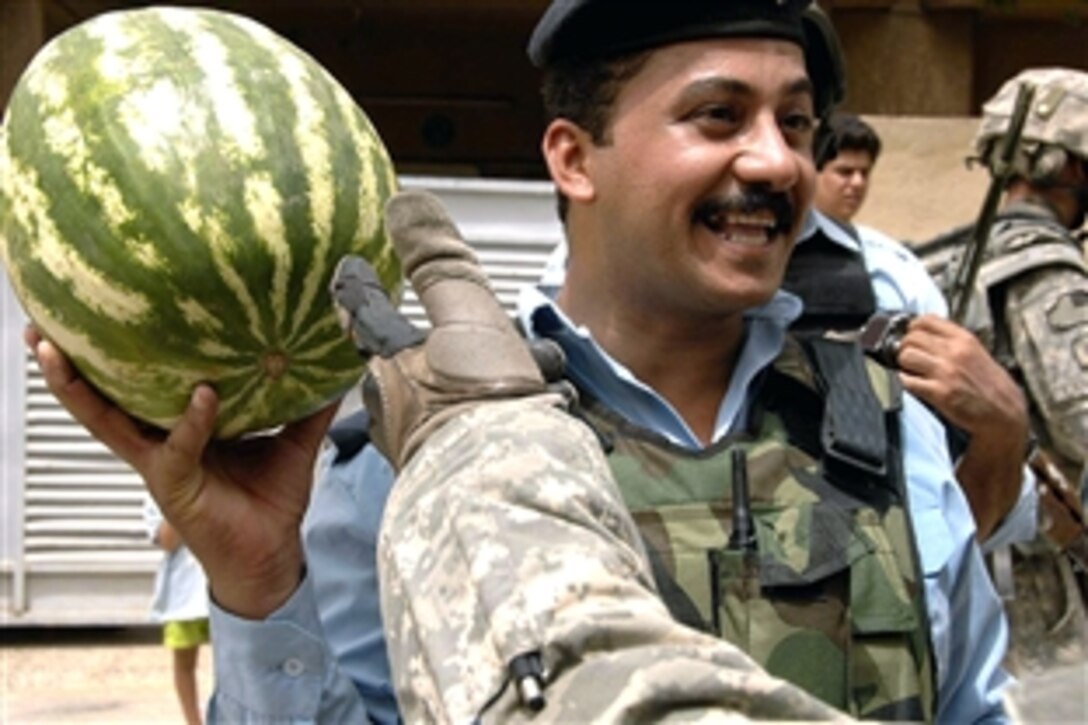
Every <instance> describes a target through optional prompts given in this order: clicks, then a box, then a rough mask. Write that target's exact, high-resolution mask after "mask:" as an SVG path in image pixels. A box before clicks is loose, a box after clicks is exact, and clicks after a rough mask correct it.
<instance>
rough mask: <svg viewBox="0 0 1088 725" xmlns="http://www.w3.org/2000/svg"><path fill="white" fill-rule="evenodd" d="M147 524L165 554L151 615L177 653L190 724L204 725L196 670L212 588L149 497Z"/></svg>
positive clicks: (177, 675) (177, 686)
mask: <svg viewBox="0 0 1088 725" xmlns="http://www.w3.org/2000/svg"><path fill="white" fill-rule="evenodd" d="M144 522H145V523H146V524H147V534H148V538H149V539H150V540H151V543H153V544H155V545H156V546H158V547H159V548H161V549H162V550H163V557H162V561H161V562H160V564H159V569H158V572H157V573H156V574H155V593H154V595H153V597H152V602H151V616H152V618H153V619H154V621H156V622H160V623H161V624H162V642H163V645H164V646H165V647H166V648H167V649H169V650H172V651H173V653H174V661H173V670H174V690H175V692H177V696H178V702H179V704H180V705H181V712H182V715H183V716H184V717H185V722H186V723H187V724H188V725H200V723H201V721H202V718H201V707H200V706H199V704H198V703H199V699H198V697H197V681H196V668H197V658H198V655H199V653H200V645H202V644H208V643H209V642H210V641H211V636H210V632H209V628H208V584H207V581H206V579H205V578H204V570H203V569H201V568H200V562H198V561H197V560H196V558H195V557H194V556H193V555H192V553H191V552H190V551H189V549H188V548H187V547H186V546H185V543H184V542H183V541H182V540H181V537H180V536H178V533H177V531H175V530H174V527H172V526H171V525H170V524H169V522H167V521H166V520H165V519H164V518H163V516H162V512H160V511H159V507H158V506H157V505H156V504H155V502H154V500H153V499H152V498H151V496H149V495H145V497H144Z"/></svg>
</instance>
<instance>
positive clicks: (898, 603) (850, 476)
mask: <svg viewBox="0 0 1088 725" xmlns="http://www.w3.org/2000/svg"><path fill="white" fill-rule="evenodd" d="M820 345H832V346H837V348H839V349H837V350H836V351H835V353H836V356H837V360H838V361H842V360H845V361H846V363H848V364H846V365H841V364H840V363H839V362H838V361H836V362H833V363H832V364H831V365H830V367H832V368H837V370H833V371H832V372H831V374H830V375H828V374H823V371H822V365H823V363H821V362H819V360H820V358H821V356H820V355H818V354H814V355H813V358H812V361H810V359H809V357H808V356H807V354H806V353H814V350H813V348H814V347H819V346H820ZM844 350H845V351H846V352H847V355H846V358H843V357H842V355H841V353H842V352H843V351H844ZM844 371H845V373H844ZM866 374H868V379H866V378H867V375H866ZM844 375H845V377H850V376H851V375H853V377H854V378H855V380H854V382H855V383H860V385H852V386H851V385H846V386H845V388H846V389H847V391H848V397H847V399H845V400H844V401H843V403H841V404H834V405H832V404H828V401H829V400H831V396H829V395H828V394H827V393H826V392H825V391H826V390H829V389H831V388H833V387H836V386H838V387H839V388H840V390H841V389H843V384H842V382H841V381H842V380H843V379H844ZM829 380H838V381H839V382H835V383H833V384H832V383H829V382H828V381H829ZM859 391H860V393H859ZM866 391H868V400H867V401H865V400H861V398H864V397H866V395H865V392H866ZM757 398H758V399H757V400H756V401H755V403H754V404H753V406H752V411H751V415H750V416H749V419H748V423H749V424H748V426H747V427H746V428H747V429H746V430H745V431H744V432H742V433H739V434H733V435H730V436H729V437H728V438H726V439H725V440H723V441H720V442H718V443H717V444H715V445H713V446H711V447H710V448H708V449H705V450H701V451H691V450H687V449H684V448H680V447H678V446H675V445H673V444H671V443H670V442H668V441H666V440H664V439H663V438H661V437H660V436H658V435H656V434H654V433H652V432H650V431H647V430H644V429H641V428H638V427H636V426H633V425H632V424H630V423H627V422H625V421H623V420H621V419H620V418H619V417H618V416H617V415H616V414H614V413H613V412H612V411H610V410H608V409H606V408H604V407H603V406H602V405H600V404H599V403H596V402H595V401H592V400H586V401H584V403H583V405H584V410H583V412H582V416H583V417H584V418H585V419H586V420H587V422H589V423H590V425H591V426H592V427H593V428H594V429H595V430H596V431H597V432H598V434H599V435H600V436H601V438H602V442H604V443H605V448H606V450H608V451H609V461H610V463H611V467H612V469H613V472H614V473H615V477H616V480H617V482H618V483H619V486H620V489H621V491H622V492H623V496H624V498H625V501H626V503H627V506H628V508H629V509H630V510H631V512H632V514H633V516H634V518H635V521H636V522H637V524H638V526H639V528H640V530H641V532H642V535H643V538H644V540H645V543H646V545H647V549H648V552H649V554H650V559H651V562H652V564H653V565H654V569H655V577H656V579H657V581H658V586H659V589H660V590H661V594H662V597H663V598H664V600H665V601H666V603H667V604H668V606H669V609H670V610H671V611H672V613H673V615H674V616H675V617H676V618H677V619H678V620H680V621H682V622H684V623H686V624H688V625H691V626H694V627H697V628H699V629H702V630H705V631H709V632H712V633H714V634H717V635H719V636H721V637H724V638H725V639H727V640H729V641H730V642H733V643H734V644H736V645H738V646H739V647H741V648H742V649H744V650H745V651H746V652H748V653H749V654H750V655H751V656H752V657H753V658H754V659H755V660H756V661H758V662H759V663H760V664H761V665H762V666H764V667H765V668H766V669H767V670H768V671H769V672H770V673H771V674H773V675H776V676H778V677H781V678H783V679H785V680H789V681H790V682H793V683H795V684H796V685H798V686H800V687H802V688H804V689H805V690H807V691H809V692H810V693H812V694H813V695H815V696H817V697H819V698H820V699H822V700H824V701H825V702H827V703H829V704H831V705H833V706H834V707H836V708H839V709H840V710H843V711H845V712H847V713H849V714H851V715H853V716H856V717H862V718H877V719H882V720H894V719H908V720H926V721H931V720H932V719H933V714H934V699H935V692H936V690H935V684H934V683H935V679H934V663H933V659H932V653H931V647H930V641H929V625H928V618H927V616H926V613H925V612H926V609H925V606H924V601H923V589H922V583H921V576H922V575H921V569H920V567H919V565H918V561H919V560H918V555H917V552H916V550H915V543H914V537H913V535H912V531H911V527H910V520H909V516H908V514H907V502H906V493H905V487H904V485H903V483H902V475H901V473H900V468H899V444H898V440H897V439H898V431H899V428H898V418H897V416H896V411H897V410H898V404H899V388H898V380H897V379H896V378H895V377H894V376H893V375H891V374H889V373H888V372H887V371H886V370H885V369H884V368H882V367H880V366H878V365H876V364H875V363H872V362H870V361H868V360H865V359H864V358H862V356H861V354H860V351H858V348H857V347H856V346H855V345H847V344H845V343H833V342H831V341H809V342H806V343H804V344H803V346H802V343H800V342H797V341H796V340H794V339H793V338H790V340H789V342H788V343H787V345H786V349H785V351H784V352H783V354H782V355H780V356H779V359H778V360H777V362H776V363H775V364H774V365H773V366H772V368H771V369H769V370H768V371H767V373H766V377H765V378H764V379H763V381H762V384H761V386H760V393H759V395H758V396H757ZM835 399H836V400H837V399H838V398H835ZM866 402H867V403H869V407H868V410H869V414H868V415H865V414H860V415H859V413H858V411H859V410H861V409H865V408H866V406H865V405H862V404H861V403H866ZM833 408H837V409H836V410H832V409H833ZM851 416H852V417H853V420H851V419H850V418H851ZM847 429H852V432H853V433H854V434H855V435H853V436H838V435H837V434H838V433H839V432H842V433H848V432H851V431H848V430H847ZM856 434H860V436H861V438H860V439H859V438H858V435H856ZM872 434H875V436H876V437H874V436H873V435H872ZM867 435H868V436H869V438H868V440H867V441H866V440H865V437H866V436H867ZM840 438H852V440H849V441H845V442H844V441H843V440H840ZM877 438H879V439H880V440H877ZM889 441H890V442H889ZM866 443H870V444H876V445H877V448H876V449H875V453H876V454H877V455H872V454H873V453H874V449H873V448H872V446H871V445H870V446H867V445H866ZM854 444H857V445H854ZM866 448H868V450H863V449H866ZM880 449H883V450H880ZM738 471H741V472H742V473H741V475H738V473H737V472H738ZM744 479H747V487H748V500H749V506H748V508H749V510H750V517H747V516H744V511H743V509H744V507H743V506H735V505H734V486H735V485H736V484H737V483H739V482H740V481H741V480H744ZM745 531H748V532H751V536H750V537H749V536H746V535H744V532H745Z"/></svg>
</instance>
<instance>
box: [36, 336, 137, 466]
mask: <svg viewBox="0 0 1088 725" xmlns="http://www.w3.org/2000/svg"><path fill="white" fill-rule="evenodd" d="M28 329H29V328H28ZM35 336H36V337H35ZM26 339H27V342H28V344H29V342H30V341H31V340H36V342H35V346H34V351H35V354H36V357H37V359H38V366H39V367H40V368H41V371H42V376H43V377H44V378H45V383H46V385H47V386H49V390H50V391H51V392H52V393H53V395H54V396H56V398H57V400H58V401H60V403H61V405H63V406H64V407H65V408H66V409H67V410H68V412H69V413H71V415H72V417H73V418H75V419H76V420H77V421H78V422H79V423H81V424H82V425H83V427H85V428H86V429H87V430H88V431H89V432H90V434H91V435H93V436H94V437H95V438H97V439H98V440H100V441H102V443H104V444H105V445H106V446H107V447H108V448H109V449H110V450H112V451H113V452H114V453H116V454H117V455H118V456H119V457H120V458H121V459H123V460H124V461H126V462H127V463H128V464H129V465H131V466H132V467H133V468H135V469H136V470H137V471H140V472H143V469H144V465H145V463H146V461H145V455H146V453H147V451H148V450H149V449H150V446H151V445H152V443H151V441H149V440H148V439H146V438H145V437H144V436H143V435H142V434H141V432H140V429H139V427H138V426H137V425H136V422H135V421H134V420H133V419H132V418H131V417H129V415H128V414H127V413H125V412H124V411H122V410H121V409H120V408H118V407H117V406H115V405H113V404H112V403H110V402H109V401H107V400H106V399H105V398H103V397H102V396H101V395H99V394H98V392H97V391H96V390H94V388H92V387H91V386H90V385H89V384H88V383H87V382H86V381H85V380H83V378H81V377H80V376H79V375H78V374H77V373H76V371H75V369H74V368H73V367H72V364H71V363H70V362H69V361H68V358H66V357H65V356H64V355H63V353H61V351H60V350H59V349H57V347H56V346H55V345H53V344H52V343H51V342H49V341H48V340H44V339H42V338H41V336H40V335H37V332H36V331H35V332H34V333H28V334H26Z"/></svg>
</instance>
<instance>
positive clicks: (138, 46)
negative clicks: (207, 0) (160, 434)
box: [0, 7, 401, 438]
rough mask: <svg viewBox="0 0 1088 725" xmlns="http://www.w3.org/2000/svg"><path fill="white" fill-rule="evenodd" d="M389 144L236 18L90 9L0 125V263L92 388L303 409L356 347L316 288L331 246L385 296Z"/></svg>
mask: <svg viewBox="0 0 1088 725" xmlns="http://www.w3.org/2000/svg"><path fill="white" fill-rule="evenodd" d="M395 187H396V176H395V173H394V169H393V166H392V163H391V162H390V159H389V155H388V153H387V151H386V149H385V148H384V146H383V144H382V141H381V139H380V138H379V136H378V134H377V133H376V132H375V130H374V128H373V127H372V125H371V124H370V122H369V120H368V119H367V117H366V116H365V115H364V113H363V112H362V110H361V109H359V107H358V106H357V105H356V104H355V103H354V102H353V101H352V99H351V97H350V95H349V94H348V93H347V91H345V90H344V88H342V87H341V86H340V85H339V84H338V83H337V82H336V81H335V80H334V79H333V78H332V76H331V75H329V73H328V72H326V71H325V70H324V69H323V68H322V67H321V66H320V65H319V64H318V63H317V62H316V61H315V60H314V59H313V58H311V57H310V56H308V55H307V54H305V53H304V52H303V51H301V50H300V49H298V48H297V47H295V46H294V45H292V44H291V43H289V42H288V41H286V40H285V39H284V38H282V37H280V36H278V35H276V34H275V33H273V32H272V31H271V30H269V29H268V28H266V27H264V26H262V25H260V24H258V23H256V22H254V21H252V20H250V19H248V18H245V17H242V16H239V15H235V14H231V13H225V12H217V11H209V10H200V9H182V8H170V7H154V8H148V9H141V10H126V11H117V12H111V13H106V14H103V15H100V16H97V17H95V18H92V19H90V20H88V21H87V22H85V23H83V24H81V25H78V26H76V27H74V28H72V29H71V30H69V31H67V32H65V33H64V34H62V35H60V36H58V37H57V38H55V39H54V40H53V41H51V42H50V43H49V44H48V45H46V46H45V47H44V48H43V49H42V50H41V51H40V52H39V53H38V54H37V55H36V56H35V58H34V59H33V61H32V62H31V64H30V65H29V67H28V68H27V70H26V71H25V73H24V74H23V76H22V77H21V78H20V80H19V82H18V85H17V86H16V88H15V90H14V91H13V94H12V97H11V101H10V103H9V105H8V108H7V110H6V112H5V115H4V119H3V124H2V126H0V261H2V262H3V265H4V267H5V268H6V271H7V273H8V276H9V278H10V280H11V283H12V287H13V289H14V290H15V294H16V296H17V297H18V299H19V301H20V303H21V304H22V306H23V308H24V310H25V312H26V313H27V315H28V317H29V318H30V319H31V320H32V321H33V323H34V324H35V325H36V326H37V328H38V329H39V330H40V331H41V332H42V334H43V335H44V336H46V337H47V338H49V339H50V340H52V341H53V342H54V343H55V344H56V345H57V346H58V347H60V348H61V349H62V350H63V351H64V352H65V353H66V354H67V355H68V357H69V358H70V359H71V360H72V362H73V364H74V365H75V366H76V368H77V369H78V370H79V371H80V373H81V374H82V375H83V376H84V378H85V379H87V380H89V381H90V382H91V383H92V384H93V385H94V386H96V387H97V388H98V389H99V390H100V391H101V392H102V393H103V394H104V395H105V396H107V397H108V398H110V399H112V400H113V401H114V402H115V403H116V404H117V405H118V406H120V407H121V408H123V409H124V410H126V411H127V412H128V413H130V414H131V415H133V416H134V417H136V418H138V419H141V420H143V421H146V422H148V423H151V424H153V425H156V426H160V427H165V428H169V427H170V426H171V425H173V423H174V422H175V421H176V420H177V419H178V417H179V416H180V414H181V412H182V411H183V410H184V409H185V406H186V404H187V401H188V399H189V396H190V394H191V391H192V389H193V386H195V385H196V384H197V383H199V382H208V383H211V384H212V385H213V386H214V388H215V389H216V391H217V392H218V394H219V397H220V416H219V419H218V423H217V428H216V433H215V435H216V436H217V437H219V438H233V437H236V436H239V435H242V434H244V433H248V432H252V431H259V430H266V429H271V428H275V427H277V426H279V425H281V424H283V423H286V422H288V421H291V420H294V419H297V418H300V417H302V416H304V415H306V414H308V413H310V412H313V411H314V410H316V409H318V408H319V407H321V406H323V405H324V404H326V403H328V402H329V401H332V400H334V399H335V398H336V397H337V396H340V395H342V394H343V393H344V392H345V391H346V390H347V389H348V388H349V387H350V386H352V385H353V384H355V383H356V382H358V380H359V378H360V376H361V374H362V371H363V361H362V360H361V359H360V358H359V356H358V354H357V353H356V352H355V350H354V348H353V347H352V345H351V344H350V343H349V341H348V338H347V337H346V336H345V335H344V333H343V331H342V330H341V328H340V326H339V323H338V321H337V317H336V314H335V310H334V309H333V306H332V304H331V299H330V297H329V293H328V283H329V279H330V277H331V275H332V272H333V269H334V268H335V266H336V263H337V261H338V260H339V259H340V258H341V256H343V255H344V254H358V255H362V256H363V257H365V258H366V259H368V260H369V261H370V262H371V264H372V265H373V266H374V267H375V268H376V270H377V271H378V274H379V277H380V279H381V280H382V282H383V284H384V285H385V286H386V288H387V289H388V290H389V291H390V293H391V294H394V295H395V294H396V288H397V286H398V285H399V283H400V279H401V272H400V268H399V263H398V261H397V258H396V256H395V255H394V253H393V250H392V247H391V245H390V243H389V241H388V239H387V237H386V234H385V230H384V225H383V222H382V215H381V212H382V208H383V206H384V203H385V200H386V199H387V198H388V197H389V195H390V194H391V193H392V192H393V191H394V190H395Z"/></svg>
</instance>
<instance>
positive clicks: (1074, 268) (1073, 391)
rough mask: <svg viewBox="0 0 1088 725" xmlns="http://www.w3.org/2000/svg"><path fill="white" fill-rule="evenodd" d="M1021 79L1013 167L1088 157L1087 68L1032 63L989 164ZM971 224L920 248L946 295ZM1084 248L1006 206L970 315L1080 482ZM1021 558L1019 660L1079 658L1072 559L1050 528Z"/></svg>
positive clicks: (1043, 434)
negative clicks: (1028, 90)
mask: <svg viewBox="0 0 1088 725" xmlns="http://www.w3.org/2000/svg"><path fill="white" fill-rule="evenodd" d="M1021 82H1028V83H1032V84H1034V85H1035V86H1036V93H1035V97H1034V102H1033V104H1032V107H1031V108H1030V110H1029V113H1028V116H1027V120H1026V123H1025V126H1024V132H1023V137H1022V141H1021V144H1020V148H1019V149H1018V150H1017V153H1016V156H1015V159H1014V162H1013V168H1014V173H1015V174H1016V175H1017V176H1019V177H1021V178H1024V179H1029V180H1033V181H1032V183H1038V184H1045V183H1047V182H1046V179H1045V176H1046V174H1048V173H1051V174H1052V173H1053V172H1054V171H1055V170H1056V169H1058V168H1061V165H1063V164H1064V163H1065V159H1066V158H1068V156H1067V155H1073V156H1075V157H1079V158H1080V159H1088V74H1086V73H1083V72H1078V71H1067V70H1062V69H1044V70H1031V71H1025V72H1024V73H1022V74H1020V75H1019V76H1017V77H1016V78H1015V79H1013V80H1011V81H1009V82H1008V83H1006V84H1005V86H1004V87H1003V88H1002V89H1001V90H1000V91H999V93H998V94H997V95H996V96H995V97H994V98H993V99H992V100H991V101H990V102H988V103H987V104H986V105H985V107H984V109H983V120H982V124H981V127H980V130H979V133H978V136H977V137H976V141H975V145H976V151H977V153H978V156H979V158H980V159H982V160H983V162H984V163H989V162H990V160H991V159H992V157H993V155H994V154H995V153H996V152H995V150H994V149H995V146H996V145H997V142H998V141H999V139H1000V138H1001V136H1002V135H1003V134H1004V133H1005V129H1006V128H1007V126H1008V121H1009V117H1010V115H1011V113H1012V107H1013V103H1014V98H1015V95H1016V92H1017V89H1018V87H1019V84H1020V83H1021ZM1081 193H1082V199H1085V200H1086V201H1088V193H1086V192H1084V191H1082V192H1081ZM1083 203H1086V202H1082V204H1083ZM972 229H973V227H972V226H967V227H961V228H960V229H956V230H953V231H951V232H949V233H947V234H944V235H942V236H941V237H938V238H937V239H935V240H932V241H931V242H927V243H926V244H924V245H922V246H921V247H919V248H918V249H917V250H916V251H917V252H918V253H919V256H920V257H921V258H922V259H923V261H924V262H925V263H926V266H927V268H928V269H929V270H930V272H931V273H932V274H933V275H934V278H935V279H936V280H937V282H938V284H939V285H940V286H941V287H942V289H943V290H944V291H945V293H946V295H947V294H948V292H949V290H950V288H951V285H952V281H953V279H954V277H955V275H956V270H957V268H958V266H959V260H960V258H961V257H962V255H963V250H964V246H965V245H966V244H967V243H968V241H969V240H970V239H971V232H972ZM1082 254H1083V252H1082V250H1081V249H1080V248H1079V246H1078V243H1077V240H1076V239H1075V237H1074V236H1073V234H1072V232H1071V230H1070V229H1068V228H1067V227H1066V226H1064V225H1063V224H1062V223H1061V222H1060V221H1059V220H1058V218H1057V217H1056V216H1055V214H1054V212H1053V211H1052V210H1050V209H1049V208H1046V207H1044V206H1042V205H1040V204H1034V203H1023V202H1021V203H1013V204H1009V205H1007V206H1006V207H1005V208H1004V209H1003V210H1002V211H1001V212H1000V213H999V214H998V215H997V218H996V220H995V223H994V225H993V227H992V229H991V232H990V236H989V241H988V242H987V246H986V249H985V253H984V255H983V260H982V265H981V267H980V270H979V275H978V282H977V284H976V287H975V289H974V290H972V291H971V294H972V296H971V299H970V302H969V305H968V313H967V318H966V320H965V325H966V326H967V327H968V328H969V329H971V330H972V331H973V332H975V333H976V334H977V335H978V336H979V337H980V339H982V341H983V342H984V343H985V344H986V345H987V347H988V349H989V350H990V352H991V353H992V354H993V355H994V357H995V359H997V360H998V362H1000V363H1001V364H1002V365H1003V366H1004V367H1005V368H1006V369H1007V370H1008V371H1009V372H1010V374H1011V375H1012V376H1013V378H1014V379H1015V380H1017V381H1018V382H1019V383H1020V384H1021V386H1022V387H1023V388H1024V391H1025V393H1026V395H1027V398H1028V401H1029V415H1030V418H1031V424H1032V430H1033V432H1034V433H1035V435H1036V437H1037V438H1038V440H1039V442H1040V444H1041V445H1042V447H1043V449H1044V450H1045V451H1046V452H1047V453H1048V454H1049V455H1050V457H1051V458H1052V459H1053V461H1054V462H1055V463H1056V464H1057V466H1058V468H1059V469H1060V470H1061V471H1062V473H1063V474H1064V476H1065V478H1066V479H1067V480H1068V481H1069V482H1071V483H1072V484H1073V485H1078V482H1079V481H1080V478H1081V473H1080V472H1081V470H1082V467H1083V466H1084V465H1085V461H1088V268H1086V266H1085V261H1084V258H1083V256H1082ZM1082 493H1083V492H1082ZM1013 558H1014V566H1013V571H1014V577H1015V585H1016V587H1015V589H1016V591H1015V599H1014V600H1013V601H1012V602H1010V604H1009V606H1008V613H1009V617H1010V624H1011V627H1012V632H1013V655H1014V656H1013V664H1014V665H1019V666H1021V667H1041V666H1046V665H1049V664H1052V663H1054V662H1076V661H1081V660H1082V659H1083V658H1084V657H1085V655H1086V653H1088V648H1086V640H1085V636H1086V633H1085V632H1086V631H1085V614H1084V602H1083V598H1082V596H1081V595H1080V593H1079V592H1078V588H1077V586H1076V583H1075V581H1074V574H1073V572H1072V570H1071V568H1070V565H1069V562H1068V561H1066V560H1065V558H1064V557H1061V556H1059V555H1057V554H1056V553H1055V552H1054V551H1053V550H1051V549H1049V548H1048V546H1047V544H1045V543H1044V542H1043V541H1042V540H1041V539H1040V540H1039V541H1036V542H1035V543H1034V544H1030V545H1026V546H1018V547H1017V548H1016V549H1015V550H1014V552H1013Z"/></svg>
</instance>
